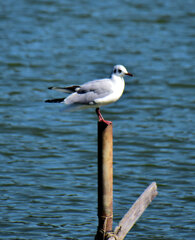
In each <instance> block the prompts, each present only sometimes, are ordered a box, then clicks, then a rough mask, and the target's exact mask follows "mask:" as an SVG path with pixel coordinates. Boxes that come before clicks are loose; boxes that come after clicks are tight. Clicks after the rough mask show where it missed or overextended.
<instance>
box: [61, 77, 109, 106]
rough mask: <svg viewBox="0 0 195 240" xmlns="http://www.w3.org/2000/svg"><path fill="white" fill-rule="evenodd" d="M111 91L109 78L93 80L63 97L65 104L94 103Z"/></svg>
mask: <svg viewBox="0 0 195 240" xmlns="http://www.w3.org/2000/svg"><path fill="white" fill-rule="evenodd" d="M111 93H112V83H111V80H110V79H101V80H94V81H91V82H88V83H85V84H83V85H81V86H80V88H79V89H78V91H77V92H76V93H73V94H71V95H70V96H68V97H67V98H66V99H65V103H66V104H85V105H92V104H95V100H96V99H99V98H103V97H105V96H107V95H109V94H111Z"/></svg>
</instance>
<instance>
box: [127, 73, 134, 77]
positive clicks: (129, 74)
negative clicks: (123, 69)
mask: <svg viewBox="0 0 195 240" xmlns="http://www.w3.org/2000/svg"><path fill="white" fill-rule="evenodd" d="M125 75H128V76H131V77H133V74H131V73H125Z"/></svg>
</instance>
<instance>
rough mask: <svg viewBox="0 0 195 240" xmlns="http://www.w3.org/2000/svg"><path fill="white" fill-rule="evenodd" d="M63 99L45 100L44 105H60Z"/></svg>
mask: <svg viewBox="0 0 195 240" xmlns="http://www.w3.org/2000/svg"><path fill="white" fill-rule="evenodd" d="M64 99H65V98H56V99H48V100H45V102H46V103H62V102H63V101H64Z"/></svg>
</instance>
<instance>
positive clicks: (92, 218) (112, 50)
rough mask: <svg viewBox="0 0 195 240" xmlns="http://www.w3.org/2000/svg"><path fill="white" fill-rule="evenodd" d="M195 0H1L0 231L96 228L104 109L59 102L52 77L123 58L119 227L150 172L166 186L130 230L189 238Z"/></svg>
mask: <svg viewBox="0 0 195 240" xmlns="http://www.w3.org/2000/svg"><path fill="white" fill-rule="evenodd" d="M193 3H194V2H193V1H192V0H186V1H185V2H184V1H168V0H165V1H163V0H158V1H154V0H147V1H135V0H133V1H127V0H122V1H118V0H113V1H96V2H93V3H92V1H87V0H85V1H84V0H83V1H75V2H73V1H61V0H58V1H54V0H34V1H32V0H28V1H27V0H26V1H25V0H20V1H17V2H16V1H13V0H6V1H1V3H0V89H1V95H0V106H1V108H0V128H1V135H0V179H1V181H0V192H1V194H0V212H1V217H0V229H1V230H0V239H2V240H5V239H6V240H7V239H21V240H31V239H32V240H40V239H44V240H46V239H47V240H50V239H51V240H55V239H56V240H59V239H73V240H78V239H83V240H88V239H89V240H91V239H94V236H95V233H96V229H97V224H98V222H97V117H96V115H95V112H94V109H88V110H85V111H80V112H72V113H66V112H61V111H60V108H61V105H60V104H45V103H44V100H45V99H48V98H52V97H63V96H64V95H63V94H62V93H57V92H52V91H49V90H48V89H47V88H48V87H50V86H66V85H71V84H82V83H84V82H86V81H90V80H92V79H97V78H103V77H107V76H109V75H110V72H111V71H112V67H113V66H114V65H115V64H123V65H125V67H126V68H127V69H128V71H129V72H131V73H133V74H134V76H135V77H134V78H128V77H126V78H125V80H126V87H125V92H124V95H123V96H122V98H121V99H120V100H119V101H118V102H116V103H114V104H112V105H110V106H106V107H102V113H103V115H104V117H105V119H107V120H111V121H112V122H113V135H114V227H115V226H116V225H117V223H118V222H119V220H120V219H121V218H122V217H123V215H124V214H125V213H126V211H127V210H128V209H129V207H130V206H131V205H132V204H133V202H134V201H135V200H136V199H137V198H138V196H139V195H140V194H141V193H142V192H143V191H144V189H145V188H146V187H147V186H148V185H149V184H150V183H151V182H153V181H156V182H157V185H158V192H159V195H158V196H157V197H156V198H155V200H154V201H153V202H152V204H151V205H150V207H149V208H148V209H147V210H146V212H145V213H144V214H143V215H142V217H141V218H140V219H139V221H138V222H137V223H136V225H135V226H134V227H133V229H132V230H131V232H130V233H129V234H128V236H127V238H126V239H136V240H141V239H144V240H147V239H148V240H151V239H155V240H157V239H159V240H162V239H166V240H185V239H188V240H192V239H194V238H195V236H194V235H193V233H194V232H195V231H194V226H195V220H194V219H195V208H194V202H195V175H194V172H195V80H194V75H195V69H194V54H195V48H194V37H195V34H194V22H195V20H194V17H195V12H194V4H193Z"/></svg>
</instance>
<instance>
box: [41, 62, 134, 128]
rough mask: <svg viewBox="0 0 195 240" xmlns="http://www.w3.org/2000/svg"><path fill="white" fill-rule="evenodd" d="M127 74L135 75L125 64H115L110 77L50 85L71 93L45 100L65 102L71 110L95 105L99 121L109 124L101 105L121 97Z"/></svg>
mask: <svg viewBox="0 0 195 240" xmlns="http://www.w3.org/2000/svg"><path fill="white" fill-rule="evenodd" d="M125 75H129V76H133V74H131V73H129V72H128V71H127V69H126V68H125V67H124V66H123V65H115V66H114V68H113V71H112V73H111V76H110V78H104V79H97V80H93V81H90V82H87V83H84V84H83V85H81V86H78V85H73V86H70V87H63V88H62V87H49V89H52V90H57V91H60V92H65V93H71V94H70V95H69V96H68V97H67V98H57V99H51V100H46V101H45V102H48V103H64V104H65V105H66V108H65V109H66V110H70V111H73V110H76V109H84V108H89V107H95V108H96V113H97V115H98V118H99V121H103V122H105V123H106V124H109V123H110V122H109V121H106V120H104V118H103V117H102V115H101V113H100V109H99V107H100V106H103V105H107V104H110V103H113V102H115V101H117V100H118V99H119V98H120V97H121V95H122V94H123V91H124V88H125V81H124V78H123V77H124V76H125Z"/></svg>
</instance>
